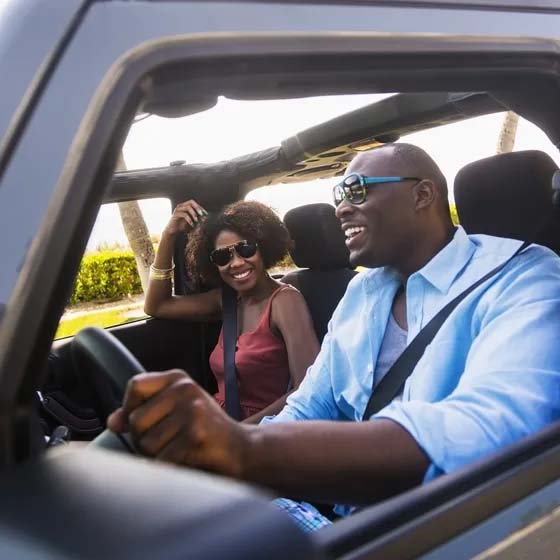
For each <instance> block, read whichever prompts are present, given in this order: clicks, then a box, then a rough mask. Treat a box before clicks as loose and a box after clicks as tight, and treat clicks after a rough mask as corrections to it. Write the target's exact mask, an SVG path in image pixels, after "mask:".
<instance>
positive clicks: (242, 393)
mask: <svg viewBox="0 0 560 560" xmlns="http://www.w3.org/2000/svg"><path fill="white" fill-rule="evenodd" d="M286 289H288V290H293V289H294V288H292V287H291V286H280V287H279V288H278V289H277V290H275V291H274V292H273V293H272V294H271V295H270V298H269V299H268V302H267V303H266V307H265V309H264V311H263V313H262V315H261V317H260V319H259V322H258V324H257V326H256V328H255V329H253V330H252V331H248V332H244V333H242V334H240V335H239V338H238V339H237V348H236V352H235V366H236V369H237V384H238V387H239V401H240V404H241V413H242V415H243V418H247V417H249V416H251V415H252V414H256V413H257V412H260V411H261V410H262V409H263V408H266V407H267V406H268V405H269V404H271V403H273V402H274V401H275V400H276V399H278V398H280V397H281V396H282V395H284V394H285V393H286V392H287V390H288V384H289V382H290V367H289V364H288V352H287V350H286V346H285V345H284V341H283V340H281V339H280V338H279V337H278V336H276V335H275V334H274V333H273V332H272V330H271V329H270V310H271V309H272V300H273V299H274V297H275V296H276V294H278V293H280V292H281V291H282V290H286ZM210 367H211V369H212V371H213V373H214V376H215V377H216V381H217V382H218V392H217V393H216V394H215V395H214V397H215V398H216V400H217V401H218V403H219V404H220V406H221V407H222V408H224V407H225V398H226V397H225V379H224V343H223V330H222V331H221V332H220V338H219V339H218V344H216V347H215V348H214V350H213V351H212V354H210Z"/></svg>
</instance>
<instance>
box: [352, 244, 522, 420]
mask: <svg viewBox="0 0 560 560" xmlns="http://www.w3.org/2000/svg"><path fill="white" fill-rule="evenodd" d="M530 244H531V243H530V242H529V241H525V242H524V243H523V245H521V247H519V249H517V251H516V252H515V253H514V254H513V255H512V256H511V257H510V258H509V259H507V260H506V261H505V262H503V263H502V264H501V265H499V266H497V267H496V268H494V269H493V270H491V271H490V272H489V273H488V274H486V275H485V276H483V277H482V278H481V279H480V280H478V281H477V282H475V283H474V284H473V285H472V286H470V287H468V288H467V289H466V290H465V291H464V292H461V293H460V294H459V295H458V296H457V297H456V298H455V299H453V300H451V301H450V302H449V303H448V304H447V305H446V306H445V307H443V309H441V310H440V311H439V312H438V313H437V314H436V316H435V317H433V318H432V320H431V321H430V322H429V323H428V324H427V325H426V326H425V327H424V328H423V329H421V330H420V332H419V333H418V334H417V335H416V336H415V337H414V340H413V341H412V342H411V343H410V344H409V345H408V346H407V347H406V348H405V350H404V352H403V353H402V354H401V355H400V356H399V357H398V358H397V360H396V361H395V363H394V364H393V365H392V366H391V368H390V369H389V371H388V372H387V373H386V374H385V376H384V377H383V379H382V380H381V381H380V382H379V384H378V385H377V387H375V388H374V389H373V391H372V394H371V396H370V398H369V401H368V404H367V406H366V410H365V412H364V415H363V417H362V420H369V419H370V418H371V417H372V416H373V415H374V414H376V413H377V412H379V411H380V410H381V409H382V408H385V407H386V406H387V405H388V404H389V403H390V402H391V401H392V400H393V399H394V398H395V397H396V396H397V395H398V394H399V393H400V391H401V389H402V387H403V385H404V383H405V381H406V380H407V379H408V377H409V376H410V374H411V373H412V372H413V370H414V368H415V367H416V364H417V363H418V362H419V361H420V358H421V357H422V356H423V355H424V351H425V350H426V347H427V346H428V344H430V342H432V340H433V339H434V337H435V335H436V334H437V332H438V331H439V329H440V327H441V326H442V325H443V323H444V322H445V320H446V319H447V317H448V316H449V315H450V314H451V312H452V311H453V310H454V309H455V308H456V307H457V305H459V303H461V301H462V300H463V299H464V298H465V297H466V296H468V295H469V294H470V293H471V292H472V291H473V290H475V289H476V288H478V286H480V285H481V284H483V283H484V282H486V280H488V279H489V278H491V277H492V276H494V275H495V274H497V273H498V272H500V270H502V268H504V267H505V266H506V265H507V264H508V263H509V262H510V261H511V260H513V259H514V258H515V257H516V256H517V255H518V254H519V253H521V251H523V250H524V249H525V248H526V247H528V246H529V245H530Z"/></svg>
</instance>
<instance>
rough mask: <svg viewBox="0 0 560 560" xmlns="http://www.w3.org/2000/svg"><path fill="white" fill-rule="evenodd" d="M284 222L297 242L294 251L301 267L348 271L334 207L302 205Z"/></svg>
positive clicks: (346, 252)
mask: <svg viewBox="0 0 560 560" xmlns="http://www.w3.org/2000/svg"><path fill="white" fill-rule="evenodd" d="M284 223H285V224H286V227H287V228H288V231H289V232H290V235H291V236H292V239H293V240H294V248H293V250H292V251H290V255H291V256H292V259H293V260H294V262H295V263H296V265H297V266H299V267H300V268H318V269H323V270H327V269H333V268H348V267H349V266H350V264H349V262H348V249H347V248H346V244H345V243H344V233H343V232H342V230H341V229H340V222H339V221H338V218H337V217H336V216H335V213H334V208H333V207H332V206H331V205H330V204H325V203H317V204H306V205H305V206H299V207H297V208H294V209H292V210H290V211H289V212H287V213H286V215H285V216H284Z"/></svg>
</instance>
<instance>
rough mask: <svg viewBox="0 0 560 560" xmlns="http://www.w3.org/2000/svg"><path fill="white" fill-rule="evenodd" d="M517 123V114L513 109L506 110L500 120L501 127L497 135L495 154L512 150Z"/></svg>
mask: <svg viewBox="0 0 560 560" xmlns="http://www.w3.org/2000/svg"><path fill="white" fill-rule="evenodd" d="M518 123H519V115H517V114H516V113H514V112H513V111H508V112H507V113H506V115H505V117H504V121H503V122H502V128H501V129H500V134H499V136H498V146H497V147H496V153H497V154H504V153H506V152H512V151H513V146H514V145H515V135H516V134H517V124H518Z"/></svg>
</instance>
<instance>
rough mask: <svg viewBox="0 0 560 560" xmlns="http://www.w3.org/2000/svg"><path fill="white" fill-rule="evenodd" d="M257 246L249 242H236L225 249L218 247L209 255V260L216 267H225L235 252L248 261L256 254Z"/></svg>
mask: <svg viewBox="0 0 560 560" xmlns="http://www.w3.org/2000/svg"><path fill="white" fill-rule="evenodd" d="M258 248H259V246H258V245H257V244H256V243H252V242H251V241H245V240H243V241H238V242H237V243H234V244H233V245H228V246H227V247H220V248H219V249H214V250H213V251H212V252H211V253H210V260H211V261H212V262H213V263H214V264H215V265H216V266H226V265H227V264H229V262H230V261H231V259H233V252H234V251H235V252H236V253H237V254H238V255H239V256H240V257H241V258H242V259H250V258H251V257H254V256H255V255H256V254H257V250H258Z"/></svg>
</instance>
